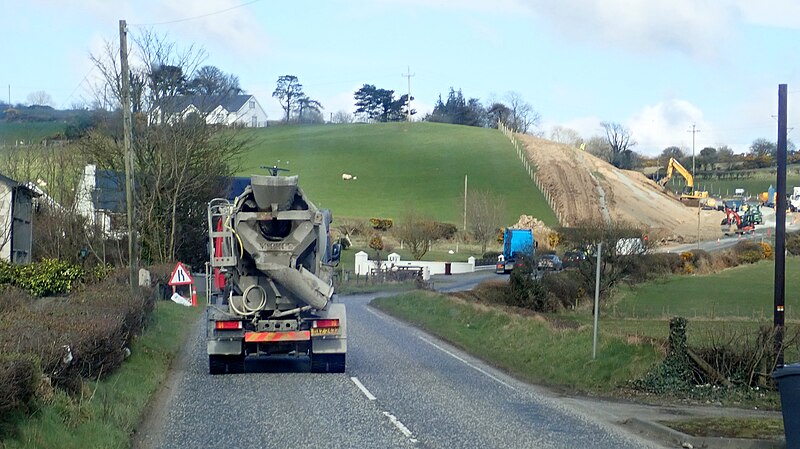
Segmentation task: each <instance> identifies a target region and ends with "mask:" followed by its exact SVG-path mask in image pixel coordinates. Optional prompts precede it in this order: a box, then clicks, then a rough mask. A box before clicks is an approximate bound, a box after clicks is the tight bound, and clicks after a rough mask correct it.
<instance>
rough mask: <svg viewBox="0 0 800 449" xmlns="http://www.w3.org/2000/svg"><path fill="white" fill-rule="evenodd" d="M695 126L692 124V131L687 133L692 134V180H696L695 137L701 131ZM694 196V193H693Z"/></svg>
mask: <svg viewBox="0 0 800 449" xmlns="http://www.w3.org/2000/svg"><path fill="white" fill-rule="evenodd" d="M695 126H696V125H695V124H694V123H693V124H692V129H690V130H688V131H686V132H688V133H692V179H694V135H695V134H697V133H699V132H700V130H699V129H695ZM692 194H694V192H692Z"/></svg>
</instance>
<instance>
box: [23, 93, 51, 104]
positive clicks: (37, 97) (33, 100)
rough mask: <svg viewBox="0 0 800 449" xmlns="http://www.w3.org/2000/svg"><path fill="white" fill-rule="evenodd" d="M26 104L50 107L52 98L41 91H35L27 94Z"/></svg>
mask: <svg viewBox="0 0 800 449" xmlns="http://www.w3.org/2000/svg"><path fill="white" fill-rule="evenodd" d="M28 104H30V105H32V106H33V105H36V106H52V105H53V97H51V96H50V94H48V93H47V92H45V91H43V90H37V91H36V92H31V93H29V94H28Z"/></svg>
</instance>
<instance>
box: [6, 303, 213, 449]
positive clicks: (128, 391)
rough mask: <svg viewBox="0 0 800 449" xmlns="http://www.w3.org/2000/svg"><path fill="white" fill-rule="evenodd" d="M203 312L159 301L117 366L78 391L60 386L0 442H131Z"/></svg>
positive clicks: (42, 447)
mask: <svg viewBox="0 0 800 449" xmlns="http://www.w3.org/2000/svg"><path fill="white" fill-rule="evenodd" d="M200 313H202V308H200V307H195V308H191V307H183V306H179V305H177V304H175V303H172V302H159V303H158V304H157V305H156V309H155V311H154V312H153V315H152V318H151V322H150V323H149V325H148V327H147V328H146V329H145V331H144V333H143V334H142V336H141V337H139V338H138V339H136V340H135V343H134V344H133V347H132V348H131V352H132V353H131V356H130V358H128V360H127V361H126V362H125V363H124V364H123V365H122V367H121V368H120V369H119V371H118V372H116V373H114V374H112V375H111V376H108V377H107V378H105V379H103V380H101V381H99V382H86V384H85V385H84V388H83V391H82V392H81V394H80V395H79V396H78V397H69V396H67V395H66V394H65V393H62V392H60V391H55V392H54V393H53V394H52V395H51V396H50V397H47V398H43V399H39V403H37V404H36V411H35V412H34V413H33V415H32V416H31V417H30V418H28V419H25V420H23V421H20V422H19V423H18V425H17V429H18V431H17V432H16V435H14V436H13V437H9V438H7V439H5V440H2V441H0V447H1V448H3V449H12V448H14V449H15V448H31V449H33V448H36V449H50V448H53V449H55V448H59V449H70V448H76V449H77V448H91V447H96V448H126V447H129V445H130V436H131V433H132V432H133V430H134V429H135V428H136V426H137V425H138V424H139V422H140V421H141V418H142V414H143V413H144V410H145V408H146V407H147V404H148V402H149V401H150V398H151V397H152V396H153V394H154V393H155V392H156V390H157V389H158V387H159V386H160V385H161V383H162V382H163V381H164V379H165V378H166V376H167V372H168V370H169V367H170V364H171V363H172V361H173V360H174V359H175V357H177V354H178V352H179V351H180V349H181V347H182V346H183V344H184V342H185V340H186V336H187V335H188V334H189V331H190V328H191V326H192V325H193V324H194V323H195V322H196V318H197V317H198V315H200Z"/></svg>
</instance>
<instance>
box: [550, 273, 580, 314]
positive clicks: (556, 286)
mask: <svg viewBox="0 0 800 449" xmlns="http://www.w3.org/2000/svg"><path fill="white" fill-rule="evenodd" d="M541 282H542V285H543V287H544V289H545V291H547V295H548V296H550V297H551V298H550V300H551V301H553V302H557V303H558V304H559V305H560V306H561V307H564V308H570V309H571V308H574V306H575V304H576V303H577V301H578V299H580V298H582V297H584V296H586V291H587V290H586V288H585V286H584V283H583V280H582V279H579V278H578V276H574V275H573V274H572V272H569V271H563V272H561V273H554V274H551V275H549V276H544V277H543V278H542V280H541Z"/></svg>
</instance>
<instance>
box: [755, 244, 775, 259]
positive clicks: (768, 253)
mask: <svg viewBox="0 0 800 449" xmlns="http://www.w3.org/2000/svg"><path fill="white" fill-rule="evenodd" d="M759 245H761V252H762V253H764V258H765V259H772V258H773V257H775V251H773V249H772V245H770V244H769V243H767V242H761V243H759Z"/></svg>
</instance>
